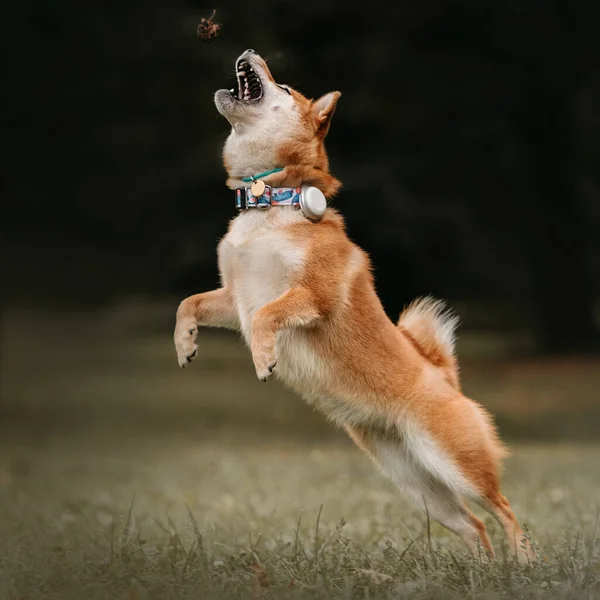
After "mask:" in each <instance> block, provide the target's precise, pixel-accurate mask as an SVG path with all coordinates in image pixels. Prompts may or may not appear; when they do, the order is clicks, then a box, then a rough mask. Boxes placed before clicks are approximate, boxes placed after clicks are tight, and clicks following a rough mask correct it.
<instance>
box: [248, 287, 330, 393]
mask: <svg viewBox="0 0 600 600" xmlns="http://www.w3.org/2000/svg"><path fill="white" fill-rule="evenodd" d="M322 316H323V314H322V311H320V310H319V308H318V305H317V303H316V302H315V297H314V295H313V293H312V292H311V291H310V290H309V289H307V288H305V287H294V288H290V289H289V290H288V291H287V292H285V293H284V294H283V295H282V296H280V297H279V298H277V299H276V300H273V301H272V302H269V303H268V304H265V306H263V307H262V308H261V309H260V310H258V311H257V312H256V314H255V315H254V318H253V319H252V342H251V350H252V360H253V361H254V366H255V368H256V375H257V376H258V378H259V379H260V380H261V381H266V380H267V379H268V378H269V377H270V376H271V375H272V374H273V370H274V369H275V365H276V364H277V347H276V346H277V332H278V331H279V330H280V329H289V328H291V327H306V326H308V325H312V324H313V323H314V322H315V321H317V320H318V319H320V318H321V317H322Z"/></svg>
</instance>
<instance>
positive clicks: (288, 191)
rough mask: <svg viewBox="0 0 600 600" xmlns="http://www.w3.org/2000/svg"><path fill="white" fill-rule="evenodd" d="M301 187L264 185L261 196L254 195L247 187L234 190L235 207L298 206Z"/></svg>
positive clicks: (241, 208) (240, 208) (243, 208)
mask: <svg viewBox="0 0 600 600" xmlns="http://www.w3.org/2000/svg"><path fill="white" fill-rule="evenodd" d="M301 194H302V188H299V187H297V188H285V187H284V188H272V187H271V186H269V185H267V186H265V190H264V192H263V193H262V196H258V197H256V196H254V194H252V189H251V188H249V187H243V188H237V189H236V190H235V207H236V208H237V209H238V210H245V209H248V208H259V209H268V208H271V207H272V206H300V197H301Z"/></svg>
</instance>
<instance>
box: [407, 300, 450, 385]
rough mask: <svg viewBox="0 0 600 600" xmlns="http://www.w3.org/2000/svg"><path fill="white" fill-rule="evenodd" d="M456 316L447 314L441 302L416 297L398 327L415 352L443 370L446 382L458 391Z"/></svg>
mask: <svg viewBox="0 0 600 600" xmlns="http://www.w3.org/2000/svg"><path fill="white" fill-rule="evenodd" d="M457 326H458V317H457V316H456V315H453V314H452V313H451V312H449V311H448V309H447V308H446V305H445V304H444V302H443V301H442V300H436V299H435V298H431V297H426V298H417V299H416V300H414V301H413V302H412V303H411V304H410V305H409V306H408V307H407V308H405V309H404V311H403V312H402V314H401V315H400V320H399V321H398V328H399V329H400V331H402V332H403V333H404V335H405V336H406V337H407V338H408V339H409V340H410V341H411V342H412V344H413V345H414V347H415V348H416V349H417V351H418V352H419V353H420V354H421V355H422V356H423V357H424V358H426V359H427V360H428V361H429V362H430V363H432V364H434V365H435V366H436V367H440V368H441V369H443V370H444V372H445V374H446V377H447V379H448V382H449V383H450V384H451V385H452V386H454V387H455V388H456V389H457V390H460V380H459V376H458V363H457V361H456V358H455V356H454V343H455V339H456V337H455V333H454V332H455V329H456V327H457Z"/></svg>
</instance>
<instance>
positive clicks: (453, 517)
mask: <svg viewBox="0 0 600 600" xmlns="http://www.w3.org/2000/svg"><path fill="white" fill-rule="evenodd" d="M346 431H347V432H348V434H349V435H350V437H351V438H352V439H353V440H354V442H355V443H356V444H357V446H359V447H360V448H361V449H362V450H363V451H364V452H365V453H366V454H367V455H368V456H369V457H370V458H371V459H372V460H373V462H374V463H375V464H376V465H377V466H378V467H379V469H380V470H381V471H382V472H383V473H384V474H385V475H386V476H387V477H389V478H390V479H391V480H392V481H393V482H394V483H395V484H396V485H397V486H398V487H399V488H400V490H401V491H404V492H405V493H407V494H408V495H409V496H411V497H412V498H413V499H414V500H415V501H416V503H417V504H418V505H419V506H420V507H421V508H422V509H423V510H424V511H426V512H427V514H428V515H429V516H430V517H431V518H432V519H434V520H436V521H437V522H438V523H440V524H441V525H443V526H444V527H446V528H447V529H449V530H450V531H452V532H453V533H455V534H457V535H458V536H459V537H461V538H462V539H463V541H464V542H465V543H466V545H467V547H468V548H469V549H470V550H471V552H473V553H477V552H478V548H477V542H478V541H480V542H481V545H482V546H483V548H484V550H485V551H487V552H488V553H489V554H490V555H491V556H494V549H493V547H492V545H491V543H490V540H489V537H488V535H487V531H486V528H485V525H484V524H483V522H482V521H481V520H480V519H478V518H477V517H476V516H475V515H474V514H473V513H471V512H470V511H469V510H468V508H467V507H466V506H465V504H464V502H463V500H462V498H461V496H460V494H459V493H458V492H457V491H456V490H453V489H451V487H450V486H449V485H448V484H447V483H446V482H444V481H442V480H441V479H440V478H438V477H436V476H435V474H432V473H431V472H429V471H428V470H427V469H425V468H423V465H422V464H420V460H419V458H418V457H414V456H411V454H410V451H408V450H407V448H406V445H405V443H404V442H403V441H402V440H401V439H400V438H399V437H398V436H392V435H386V434H385V433H381V432H373V431H369V430H368V429H366V428H359V427H346Z"/></svg>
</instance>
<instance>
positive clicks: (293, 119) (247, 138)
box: [215, 50, 341, 196]
mask: <svg viewBox="0 0 600 600" xmlns="http://www.w3.org/2000/svg"><path fill="white" fill-rule="evenodd" d="M235 72H236V77H237V86H236V88H233V89H231V90H219V91H218V92H217V93H216V94H215V104H216V106H217V110H218V111H219V112H220V113H221V114H222V115H223V116H224V117H225V118H226V119H227V120H228V121H229V123H230V124H231V128H232V129H231V133H230V135H229V137H228V138H227V141H226V143H225V148H224V151H223V161H224V163H225V168H226V169H227V173H228V175H229V180H228V184H229V185H230V187H238V186H239V185H241V183H240V181H241V178H242V177H249V176H250V175H255V174H257V173H262V172H264V171H268V170H270V169H275V168H284V171H285V172H284V173H283V174H279V175H277V176H271V179H270V183H273V184H276V185H290V186H295V185H300V184H303V183H310V184H313V185H316V184H317V183H318V184H319V187H321V189H322V191H323V192H324V193H325V195H328V196H331V195H333V194H334V193H335V192H336V191H337V189H338V188H339V186H340V183H339V181H337V180H336V179H335V178H333V177H331V175H329V163H328V160H327V154H326V152H325V146H324V139H325V136H326V135H327V132H328V131H329V126H330V123H331V118H332V117H333V113H334V112H335V107H336V104H337V101H338V99H339V97H340V96H341V94H340V92H330V93H328V94H325V95H324V96H322V97H321V98H319V99H318V100H314V101H313V100H309V99H308V98H305V97H304V96H303V95H302V94H301V93H300V92H297V91H296V90H294V89H292V88H291V87H289V86H287V85H281V84H278V83H276V81H275V79H274V78H273V76H272V75H271V72H270V71H269V68H268V67H267V64H266V62H265V61H264V60H263V59H262V58H261V57H260V56H259V55H258V54H257V53H256V52H254V50H246V51H245V52H244V53H243V54H242V55H241V56H240V57H239V58H238V59H237V61H236V63H235ZM325 176H327V177H328V178H330V181H325V180H324V177H325ZM317 180H319V181H317ZM324 187H325V188H326V189H323V188H324Z"/></svg>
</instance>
